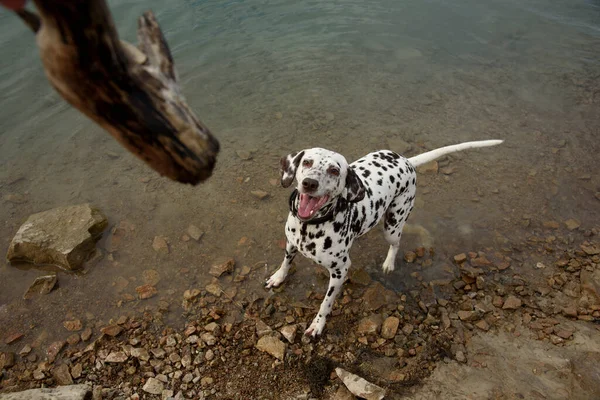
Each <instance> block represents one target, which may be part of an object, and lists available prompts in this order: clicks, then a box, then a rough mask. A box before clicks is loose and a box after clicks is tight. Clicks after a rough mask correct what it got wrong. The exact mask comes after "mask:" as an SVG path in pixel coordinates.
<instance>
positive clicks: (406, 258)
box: [404, 251, 417, 263]
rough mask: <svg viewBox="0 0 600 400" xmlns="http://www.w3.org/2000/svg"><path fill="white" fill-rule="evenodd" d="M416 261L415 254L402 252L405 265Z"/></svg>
mask: <svg viewBox="0 0 600 400" xmlns="http://www.w3.org/2000/svg"><path fill="white" fill-rule="evenodd" d="M416 259H417V254H416V253H415V252H414V251H405V252H404V261H406V262H407V263H412V262H415V260H416Z"/></svg>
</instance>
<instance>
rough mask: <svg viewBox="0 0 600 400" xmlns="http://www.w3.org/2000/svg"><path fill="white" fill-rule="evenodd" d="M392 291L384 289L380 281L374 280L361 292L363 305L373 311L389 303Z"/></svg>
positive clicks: (392, 294)
mask: <svg viewBox="0 0 600 400" xmlns="http://www.w3.org/2000/svg"><path fill="white" fill-rule="evenodd" d="M393 296H395V294H394V293H392V292H390V291H389V290H388V289H386V288H385V287H384V286H383V285H382V284H381V283H379V282H375V283H374V284H372V285H371V286H370V287H369V288H368V289H367V290H365V293H364V294H363V297H362V298H363V305H364V307H365V309H366V310H368V311H375V310H378V309H379V308H381V307H382V306H384V305H386V304H389V303H390V299H391V298H392V297H393Z"/></svg>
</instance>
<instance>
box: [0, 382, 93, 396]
mask: <svg viewBox="0 0 600 400" xmlns="http://www.w3.org/2000/svg"><path fill="white" fill-rule="evenodd" d="M91 398H92V388H91V387H90V386H89V385H70V386H60V387H57V388H54V389H31V390H25V391H24V392H16V393H5V394H1V393H0V400H88V399H91Z"/></svg>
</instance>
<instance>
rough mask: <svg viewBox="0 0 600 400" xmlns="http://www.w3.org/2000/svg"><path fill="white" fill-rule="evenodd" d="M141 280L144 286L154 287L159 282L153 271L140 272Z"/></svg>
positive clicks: (157, 275) (157, 274)
mask: <svg viewBox="0 0 600 400" xmlns="http://www.w3.org/2000/svg"><path fill="white" fill-rule="evenodd" d="M142 280H143V281H144V284H146V285H150V286H156V285H157V284H158V282H160V275H159V273H158V271H157V270H155V269H146V270H144V272H142Z"/></svg>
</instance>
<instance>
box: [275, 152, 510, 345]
mask: <svg viewBox="0 0 600 400" xmlns="http://www.w3.org/2000/svg"><path fill="white" fill-rule="evenodd" d="M500 143H502V140H483V141H476V142H466V143H462V144H457V145H453V146H446V147H442V148H440V149H436V150H432V151H430V152H427V153H424V154H420V155H418V156H415V157H411V158H405V157H403V156H401V155H400V154H397V153H395V152H393V151H390V150H380V151H376V152H373V153H369V154H367V155H366V156H364V157H362V158H361V159H359V160H357V161H355V162H353V163H352V164H348V162H347V161H346V159H345V158H344V156H342V155H341V154H338V153H335V152H333V151H330V150H326V149H322V148H312V149H307V150H302V151H300V152H298V153H292V154H289V155H288V156H287V157H284V158H282V159H281V185H282V186H283V187H289V186H290V185H291V184H292V182H293V181H294V179H296V181H297V183H298V184H297V187H296V189H295V190H294V191H293V193H292V195H291V197H290V201H289V204H290V213H289V215H288V219H287V223H286V226H285V235H286V238H287V242H286V249H285V258H284V260H283V262H282V264H281V267H280V268H279V269H278V270H277V271H276V272H275V273H274V274H273V275H272V276H271V277H270V278H269V279H268V280H267V282H266V287H267V288H270V287H274V286H279V285H280V284H281V283H282V282H283V281H284V280H285V278H286V276H287V274H288V271H289V269H290V265H291V262H292V260H293V259H294V257H295V255H296V253H297V252H298V251H300V253H302V255H304V256H305V257H307V258H309V259H311V260H313V261H315V262H316V263H318V264H320V265H322V266H323V267H325V268H327V270H328V271H329V287H328V289H327V293H326V295H325V298H324V299H323V302H322V303H321V307H320V308H319V312H318V313H317V315H316V316H315V318H314V319H313V321H312V323H311V324H310V326H309V327H308V329H307V330H306V331H305V334H306V335H310V336H313V337H316V336H317V335H320V334H321V333H322V331H323V328H324V327H325V321H326V319H327V316H328V315H329V313H330V312H331V309H332V307H333V304H334V302H335V299H336V298H337V296H338V294H339V292H340V290H341V288H342V285H343V283H344V280H345V279H346V275H347V273H348V270H349V269H350V264H351V261H350V254H349V252H350V248H351V247H352V243H353V242H354V239H356V238H357V237H359V236H362V235H364V234H365V233H367V232H368V231H369V230H370V229H371V228H373V227H374V226H375V225H377V223H378V222H379V221H380V220H381V219H382V218H383V219H384V236H385V239H386V240H387V242H388V243H389V245H390V248H389V250H388V253H387V257H386V259H385V261H384V262H383V271H384V272H386V273H387V272H391V271H393V270H394V266H395V265H394V264H395V260H396V254H397V253H398V249H399V247H400V237H401V236H402V228H403V227H404V224H405V223H406V220H407V219H408V216H409V215H410V212H411V211H412V209H413V205H414V201H415V193H416V189H417V185H416V181H417V175H416V171H415V168H416V167H418V166H419V165H422V164H425V163H428V162H430V161H433V160H435V159H436V158H439V157H441V156H444V155H446V154H450V153H454V152H457V151H461V150H466V149H471V148H477V147H488V146H495V145H498V144H500Z"/></svg>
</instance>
